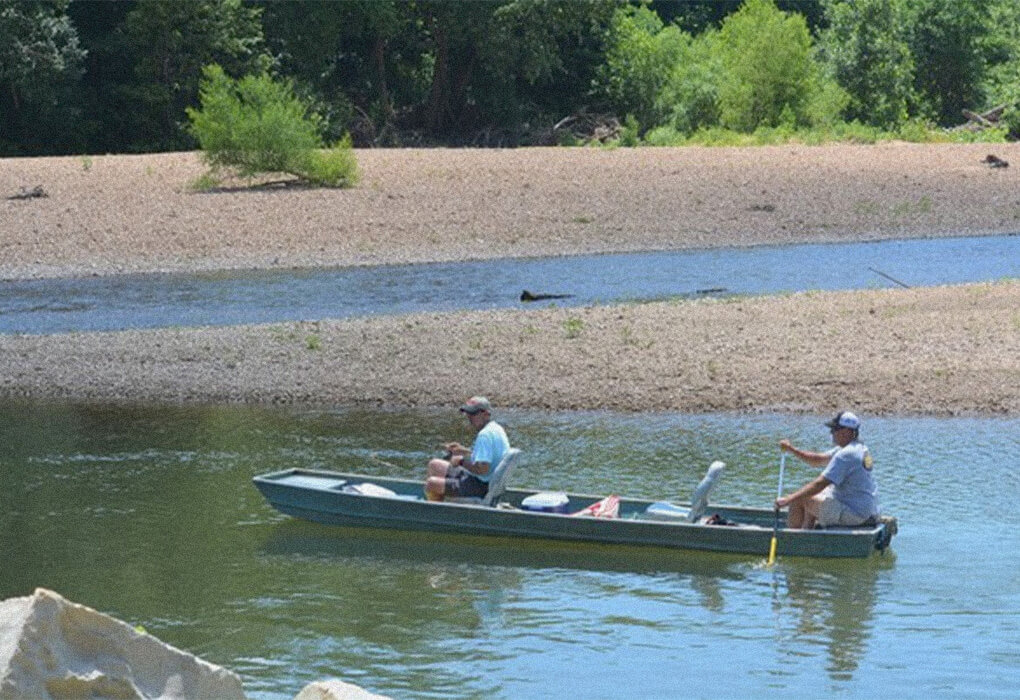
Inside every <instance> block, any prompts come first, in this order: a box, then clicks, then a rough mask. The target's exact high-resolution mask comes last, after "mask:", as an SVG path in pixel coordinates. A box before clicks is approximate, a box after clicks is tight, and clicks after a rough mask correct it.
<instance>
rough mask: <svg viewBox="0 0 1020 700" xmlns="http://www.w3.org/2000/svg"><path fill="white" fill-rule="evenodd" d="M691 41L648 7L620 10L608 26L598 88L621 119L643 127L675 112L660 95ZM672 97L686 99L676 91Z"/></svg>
mask: <svg viewBox="0 0 1020 700" xmlns="http://www.w3.org/2000/svg"><path fill="white" fill-rule="evenodd" d="M690 43H691V38H690V36H688V35H687V34H685V33H683V32H682V31H681V30H680V29H679V28H678V27H677V26H675V25H670V26H668V27H667V26H665V25H664V24H663V23H662V20H661V19H660V18H659V16H658V15H657V14H656V13H655V12H654V11H652V10H651V9H649V8H647V7H627V8H624V9H620V10H617V12H616V14H615V15H614V17H613V21H612V24H611V28H610V39H609V45H608V47H607V50H606V56H605V63H604V64H603V65H602V66H601V68H600V70H599V71H598V76H597V79H596V90H597V91H598V92H599V93H600V94H602V95H604V96H605V98H606V99H607V101H608V104H609V106H610V109H612V110H614V111H615V112H616V114H617V115H619V116H624V115H632V116H633V117H634V118H635V119H637V121H638V124H639V125H640V127H641V128H642V129H645V130H647V129H649V128H652V127H655V126H659V125H660V124H662V123H663V122H664V121H665V119H666V116H667V113H669V112H671V111H672V109H673V106H674V104H673V102H672V100H663V99H662V98H661V95H660V93H661V92H662V90H663V88H664V87H665V86H666V85H667V83H669V82H670V80H671V78H673V82H674V85H676V84H677V83H678V82H682V81H678V80H677V79H676V78H675V77H674V72H675V70H677V69H678V66H682V65H684V59H685V58H687V54H688V48H689V46H690ZM675 92H676V96H675V97H674V99H683V98H682V97H681V96H680V91H679V90H676V91H675Z"/></svg>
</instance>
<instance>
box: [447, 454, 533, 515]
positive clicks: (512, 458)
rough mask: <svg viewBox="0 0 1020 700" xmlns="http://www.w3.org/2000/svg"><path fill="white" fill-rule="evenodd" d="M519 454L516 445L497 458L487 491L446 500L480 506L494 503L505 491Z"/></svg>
mask: <svg viewBox="0 0 1020 700" xmlns="http://www.w3.org/2000/svg"><path fill="white" fill-rule="evenodd" d="M520 456H521V451H520V450H519V449H517V448H516V447H511V448H510V449H509V450H507V451H506V454H505V455H503V459H501V460H499V464H497V465H496V468H495V469H493V470H492V476H491V477H489V491H488V492H487V493H486V494H485V495H484V496H458V497H455V498H447V499H446V500H447V501H450V502H451V503H475V504H478V505H482V506H494V505H496V503H498V502H499V499H500V498H501V497H502V496H503V492H504V491H506V483H507V480H508V479H509V478H510V472H512V471H513V470H514V467H515V466H517V462H518V460H519V459H520Z"/></svg>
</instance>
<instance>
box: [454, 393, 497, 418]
mask: <svg viewBox="0 0 1020 700" xmlns="http://www.w3.org/2000/svg"><path fill="white" fill-rule="evenodd" d="M460 410H461V411H462V412H464V413H468V414H471V415H474V414H476V413H480V412H481V411H488V412H489V413H492V405H491V404H490V403H489V400H488V399H487V398H485V397H484V396H472V397H471V398H470V399H468V400H467V401H465V402H464V405H463V406H461V407H460Z"/></svg>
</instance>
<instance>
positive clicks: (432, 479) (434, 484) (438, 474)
mask: <svg viewBox="0 0 1020 700" xmlns="http://www.w3.org/2000/svg"><path fill="white" fill-rule="evenodd" d="M449 471H450V463H449V462H447V461H446V460H445V459H433V460H431V461H430V462H429V468H428V477H427V478H426V479H425V498H427V499H428V500H430V501H441V500H443V496H444V494H445V493H446V475H447V474H448V473H449Z"/></svg>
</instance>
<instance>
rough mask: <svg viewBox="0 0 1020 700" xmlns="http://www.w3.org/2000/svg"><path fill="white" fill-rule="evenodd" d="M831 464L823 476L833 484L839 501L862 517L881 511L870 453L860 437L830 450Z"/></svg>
mask: <svg viewBox="0 0 1020 700" xmlns="http://www.w3.org/2000/svg"><path fill="white" fill-rule="evenodd" d="M826 454H827V455H829V457H830V459H829V465H828V466H827V467H825V471H823V472H822V476H824V477H825V478H826V479H828V480H829V481H831V482H832V483H833V484H834V487H833V495H834V496H835V497H836V500H837V501H839V502H840V503H842V504H843V505H845V506H846V507H847V508H849V509H850V510H852V511H853V512H854V513H856V514H857V515H859V516H860V517H862V518H870V517H871V516H873V515H875V516H877V515H878V514H879V506H878V487H877V486H876V485H875V479H874V476H873V475H872V472H871V466H872V464H871V454H869V453H868V448H867V447H865V446H864V444H863V443H862V442H860V441H858V440H854V441H853V442H851V443H850V444H849V445H847V446H846V447H834V448H832V449H831V450H829V451H828V452H826Z"/></svg>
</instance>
